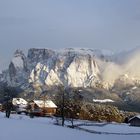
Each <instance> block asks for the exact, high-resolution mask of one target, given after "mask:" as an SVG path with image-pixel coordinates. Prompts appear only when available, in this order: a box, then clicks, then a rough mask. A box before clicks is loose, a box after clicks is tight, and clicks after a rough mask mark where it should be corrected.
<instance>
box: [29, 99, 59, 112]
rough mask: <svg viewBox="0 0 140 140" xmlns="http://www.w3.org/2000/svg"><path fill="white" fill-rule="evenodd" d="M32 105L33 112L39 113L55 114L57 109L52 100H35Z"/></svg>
mask: <svg viewBox="0 0 140 140" xmlns="http://www.w3.org/2000/svg"><path fill="white" fill-rule="evenodd" d="M30 105H31V110H32V112H33V113H34V114H38V115H54V114H55V113H56V109H57V106H56V105H55V104H54V102H53V101H51V100H45V101H43V100H33V101H32V102H30Z"/></svg>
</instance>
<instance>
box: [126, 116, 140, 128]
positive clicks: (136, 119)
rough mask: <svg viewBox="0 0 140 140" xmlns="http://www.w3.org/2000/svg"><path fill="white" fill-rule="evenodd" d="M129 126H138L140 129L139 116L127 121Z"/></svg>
mask: <svg viewBox="0 0 140 140" xmlns="http://www.w3.org/2000/svg"><path fill="white" fill-rule="evenodd" d="M128 123H130V125H131V126H139V127H140V115H137V116H134V117H132V118H130V119H129V120H128Z"/></svg>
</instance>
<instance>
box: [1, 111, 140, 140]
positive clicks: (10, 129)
mask: <svg viewBox="0 0 140 140" xmlns="http://www.w3.org/2000/svg"><path fill="white" fill-rule="evenodd" d="M54 121H55V119H52V118H33V119H31V118H29V117H28V116H24V115H20V116H19V115H14V114H12V115H11V117H10V119H7V118H5V114H3V113H0V124H1V125H0V130H1V133H0V139H1V140H45V139H51V140H66V139H67V140H93V139H96V140H118V139H119V140H139V137H140V130H139V127H130V126H128V125H125V124H104V123H94V122H87V121H76V122H74V123H75V124H81V123H82V124H83V123H84V124H85V125H82V126H81V127H80V128H81V130H80V129H71V128H68V127H66V126H65V127H61V126H57V125H54V124H53V122H54ZM86 124H87V125H86ZM88 124H90V125H89V126H88ZM82 128H83V129H86V130H92V131H93V133H91V132H86V131H84V130H82ZM94 131H95V132H94ZM96 131H98V132H101V133H100V134H97V133H96ZM104 132H107V133H104ZM111 133H112V134H111ZM113 133H114V134H113ZM115 133H116V134H115Z"/></svg>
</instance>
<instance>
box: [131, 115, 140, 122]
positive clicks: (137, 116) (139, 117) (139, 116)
mask: <svg viewBox="0 0 140 140" xmlns="http://www.w3.org/2000/svg"><path fill="white" fill-rule="evenodd" d="M134 118H138V119H140V115H136V116H134V117H132V118H130V119H129V121H131V120H133V119H134Z"/></svg>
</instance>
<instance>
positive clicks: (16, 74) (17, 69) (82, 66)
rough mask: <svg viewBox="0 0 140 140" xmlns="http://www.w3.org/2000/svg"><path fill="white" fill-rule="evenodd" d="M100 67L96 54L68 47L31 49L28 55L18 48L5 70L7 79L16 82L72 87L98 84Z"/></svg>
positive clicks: (13, 83) (11, 83) (9, 82)
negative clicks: (60, 49) (62, 48)
mask: <svg viewBox="0 0 140 140" xmlns="http://www.w3.org/2000/svg"><path fill="white" fill-rule="evenodd" d="M98 75H99V68H98V65H97V63H96V60H95V57H94V54H90V53H87V52H84V51H82V52H78V51H75V50H71V49H68V50H65V51H63V52H54V51H52V50H49V49H30V50H29V51H28V55H27V57H26V56H25V55H24V54H23V52H22V51H19V50H17V51H16V52H15V54H14V57H13V59H12V61H11V63H10V65H9V69H8V70H6V71H5V72H4V73H3V78H1V79H3V80H4V81H6V82H8V84H10V85H12V86H17V85H24V84H38V85H47V86H55V85H59V84H62V85H64V86H70V87H87V86H91V87H92V86H94V85H95V83H96V82H97V81H98V79H99V77H98Z"/></svg>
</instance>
